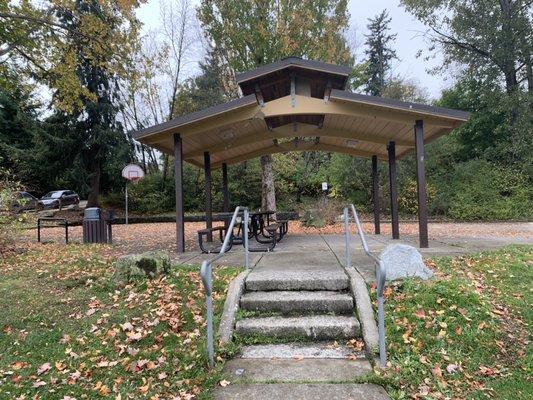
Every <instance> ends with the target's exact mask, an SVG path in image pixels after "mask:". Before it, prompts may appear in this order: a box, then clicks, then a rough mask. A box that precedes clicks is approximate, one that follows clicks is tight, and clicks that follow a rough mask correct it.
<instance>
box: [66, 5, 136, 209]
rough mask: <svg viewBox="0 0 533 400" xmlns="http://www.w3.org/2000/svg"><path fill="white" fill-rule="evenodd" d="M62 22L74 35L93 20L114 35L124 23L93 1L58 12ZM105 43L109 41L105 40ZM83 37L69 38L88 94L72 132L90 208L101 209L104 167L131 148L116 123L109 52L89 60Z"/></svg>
mask: <svg viewBox="0 0 533 400" xmlns="http://www.w3.org/2000/svg"><path fill="white" fill-rule="evenodd" d="M58 16H59V19H60V21H61V22H62V23H63V24H64V25H65V26H67V27H69V28H70V29H71V30H72V31H77V30H80V29H81V27H80V26H79V25H80V24H81V23H82V21H85V20H87V19H90V20H93V21H94V23H95V25H97V24H103V25H105V26H106V27H108V30H107V32H109V34H112V32H113V29H115V30H119V29H120V26H121V23H122V20H121V19H120V17H118V16H117V15H114V14H112V13H109V12H106V10H105V9H104V8H103V7H101V5H100V3H99V2H97V1H93V0H78V1H76V3H75V6H74V7H73V8H62V9H59V11H58ZM102 39H103V40H105V39H106V38H105V37H103V38H102ZM87 41H88V40H87V39H83V38H81V37H80V36H77V35H72V36H70V37H69V35H68V36H67V41H66V44H67V46H68V47H67V50H66V52H65V56H66V57H68V56H71V57H74V58H75V59H76V63H75V65H76V77H77V79H78V81H79V83H80V85H81V87H82V88H83V89H84V91H86V92H87V93H88V95H87V96H84V97H82V98H81V104H80V105H75V106H74V107H73V109H72V112H70V113H69V117H70V119H71V120H72V121H73V123H72V128H73V131H74V132H69V134H71V135H72V134H74V135H76V136H77V137H78V140H79V142H78V143H79V146H78V149H79V152H78V157H79V160H78V161H79V162H80V163H81V165H83V166H84V167H85V168H86V170H87V172H88V174H89V181H90V183H89V186H90V193H89V198H88V202H87V206H89V207H92V206H97V205H98V204H99V195H100V178H101V175H102V167H103V165H104V164H105V163H106V162H108V161H112V157H113V156H114V155H115V154H116V153H115V151H116V150H117V148H119V147H124V146H126V147H127V143H126V140H125V135H124V133H123V130H122V126H121V124H120V123H118V122H117V120H116V115H117V111H118V109H117V106H116V100H117V98H118V80H119V78H118V76H117V74H116V73H114V72H113V71H111V70H110V69H109V68H106V66H107V63H108V62H109V60H110V57H111V55H110V54H109V50H107V51H106V50H105V49H103V51H101V52H99V53H96V54H91V55H90V56H88V55H87V54H86V52H85V49H86V47H87V46H89V45H90V44H89V43H87Z"/></svg>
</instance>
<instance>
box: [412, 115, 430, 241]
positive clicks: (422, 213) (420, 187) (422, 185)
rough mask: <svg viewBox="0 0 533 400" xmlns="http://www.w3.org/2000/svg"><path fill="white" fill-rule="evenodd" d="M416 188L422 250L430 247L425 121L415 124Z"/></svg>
mask: <svg viewBox="0 0 533 400" xmlns="http://www.w3.org/2000/svg"><path fill="white" fill-rule="evenodd" d="M415 151H416V188H417V191H418V236H419V240H420V248H427V247H429V241H428V209H427V204H426V202H427V196H426V173H425V160H424V121H422V120H417V121H416V123H415Z"/></svg>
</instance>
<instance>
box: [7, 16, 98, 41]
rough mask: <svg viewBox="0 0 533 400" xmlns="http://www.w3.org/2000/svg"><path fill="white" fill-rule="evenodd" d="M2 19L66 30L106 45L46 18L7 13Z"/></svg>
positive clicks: (95, 38) (94, 37)
mask: <svg viewBox="0 0 533 400" xmlns="http://www.w3.org/2000/svg"><path fill="white" fill-rule="evenodd" d="M0 18H5V19H21V20H24V21H29V22H34V23H36V24H43V25H47V26H49V27H51V28H60V29H64V30H66V31H68V32H70V33H72V34H74V35H76V36H81V37H83V38H85V39H90V40H95V41H97V42H98V43H100V44H102V45H104V43H103V42H102V41H101V40H100V39H99V38H98V37H96V36H92V35H87V34H84V33H82V32H80V31H78V30H76V29H73V28H71V27H69V26H66V25H63V24H60V23H58V22H53V21H50V20H47V19H44V18H37V17H31V16H29V15H20V14H13V13H5V12H0Z"/></svg>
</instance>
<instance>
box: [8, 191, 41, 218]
mask: <svg viewBox="0 0 533 400" xmlns="http://www.w3.org/2000/svg"><path fill="white" fill-rule="evenodd" d="M43 208H44V204H43V202H42V201H41V200H39V199H38V198H37V197H35V196H32V195H31V194H29V193H28V192H17V193H15V194H14V196H13V200H12V201H11V202H10V204H9V209H10V210H11V211H12V212H16V213H19V212H22V211H27V210H42V209H43Z"/></svg>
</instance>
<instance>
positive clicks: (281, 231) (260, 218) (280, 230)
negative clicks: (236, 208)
mask: <svg viewBox="0 0 533 400" xmlns="http://www.w3.org/2000/svg"><path fill="white" fill-rule="evenodd" d="M275 214H276V212H275V211H270V210H267V211H261V210H259V211H252V212H250V213H249V216H250V220H249V223H248V239H255V240H256V241H257V243H259V244H260V246H254V245H252V246H249V250H250V251H252V252H263V251H272V250H274V248H275V247H276V243H278V242H279V241H280V240H281V239H283V237H284V236H285V234H286V233H287V232H288V226H289V223H288V221H287V220H278V221H275V220H274V219H273V216H274V215H275ZM220 215H221V216H222V219H223V221H224V225H223V226H216V227H213V228H206V229H201V230H199V231H198V244H199V246H200V249H201V250H202V252H203V253H214V252H218V251H220V248H221V246H222V242H223V241H224V237H225V236H226V231H227V227H228V226H229V223H230V221H231V218H232V217H233V213H222V214H220ZM237 218H238V223H237V224H235V227H234V232H233V233H232V240H231V242H230V247H229V248H228V250H230V249H231V247H232V246H233V245H239V244H244V238H243V232H244V229H243V224H242V220H243V218H244V213H243V212H239V213H238V214H237ZM214 232H218V234H219V235H218V236H219V240H220V244H218V243H217V244H216V245H215V246H210V247H207V246H206V243H207V242H208V241H207V238H208V237H209V235H213V233H214ZM204 239H206V240H205V242H204ZM265 245H266V246H265Z"/></svg>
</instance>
